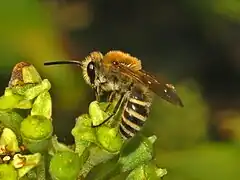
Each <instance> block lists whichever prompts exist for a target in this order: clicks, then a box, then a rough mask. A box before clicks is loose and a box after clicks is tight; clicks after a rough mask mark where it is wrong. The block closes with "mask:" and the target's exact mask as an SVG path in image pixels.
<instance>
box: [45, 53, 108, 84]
mask: <svg viewBox="0 0 240 180" xmlns="http://www.w3.org/2000/svg"><path fill="white" fill-rule="evenodd" d="M102 59H103V55H102V53H100V52H96V51H94V52H92V53H90V55H89V56H87V57H86V58H85V59H84V60H83V61H74V60H69V61H52V62H45V63H44V65H46V66H47V65H57V64H75V65H77V66H80V67H81V68H82V70H83V77H84V80H85V81H86V83H87V84H89V85H90V86H91V87H93V88H94V87H96V86H97V82H96V77H98V76H99V74H98V73H99V69H100V63H101V60H102Z"/></svg>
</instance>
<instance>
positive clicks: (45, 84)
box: [24, 79, 51, 100]
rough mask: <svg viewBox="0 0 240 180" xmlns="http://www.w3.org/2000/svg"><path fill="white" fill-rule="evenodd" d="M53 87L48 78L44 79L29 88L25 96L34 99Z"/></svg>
mask: <svg viewBox="0 0 240 180" xmlns="http://www.w3.org/2000/svg"><path fill="white" fill-rule="evenodd" d="M50 88H51V84H50V82H49V81H48V80H47V79H44V80H43V81H42V82H41V83H39V84H37V85H35V86H33V87H31V88H29V89H27V90H26V92H25V94H24V95H25V98H26V99H28V100H32V99H34V98H35V97H37V96H38V95H39V94H40V93H42V92H45V91H48V90H49V89H50Z"/></svg>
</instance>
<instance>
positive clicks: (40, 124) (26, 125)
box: [20, 116, 53, 152]
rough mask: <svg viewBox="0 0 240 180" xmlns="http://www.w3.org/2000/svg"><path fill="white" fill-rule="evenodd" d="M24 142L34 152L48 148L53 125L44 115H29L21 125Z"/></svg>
mask: <svg viewBox="0 0 240 180" xmlns="http://www.w3.org/2000/svg"><path fill="white" fill-rule="evenodd" d="M20 131H21V136H22V139H23V143H24V144H25V146H26V147H27V149H29V150H30V151H32V152H41V151H44V150H47V148H48V143H49V138H50V137H51V135H52V132H53V127H52V123H51V121H50V120H49V119H47V118H46V117H44V116H28V117H27V118H26V119H24V120H23V121H22V123H21V127H20Z"/></svg>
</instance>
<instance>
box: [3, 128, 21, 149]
mask: <svg viewBox="0 0 240 180" xmlns="http://www.w3.org/2000/svg"><path fill="white" fill-rule="evenodd" d="M0 145H4V146H5V147H6V148H7V150H8V151H11V152H18V151H20V149H19V147H18V141H17V137H16V135H15V134H14V132H13V131H12V130H11V129H9V128H4V129H3V132H2V135H1V138H0Z"/></svg>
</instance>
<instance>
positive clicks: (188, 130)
mask: <svg viewBox="0 0 240 180" xmlns="http://www.w3.org/2000/svg"><path fill="white" fill-rule="evenodd" d="M0 23H1V28H0V58H1V61H0V74H1V76H0V78H1V81H0V87H1V92H2V94H3V92H4V89H5V87H6V86H7V84H8V81H9V78H10V72H11V70H12V68H13V66H14V64H16V63H17V62H20V61H28V62H31V63H32V64H34V66H35V67H36V68H37V69H38V71H39V72H40V74H41V75H42V77H43V78H48V79H49V80H50V81H51V82H52V89H51V93H52V98H53V119H54V124H55V132H56V133H57V135H58V136H59V138H60V140H62V141H64V142H66V143H71V142H73V139H72V136H71V128H72V127H73V126H74V123H75V121H74V120H75V118H76V117H77V116H79V115H80V114H82V113H87V110H88V105H89V103H90V102H91V101H92V100H93V99H94V96H93V93H92V92H91V91H90V87H88V86H87V85H86V84H85V83H84V82H83V79H82V74H81V70H80V69H79V68H77V67H70V66H67V67H66V66H62V67H51V68H49V67H48V68H46V67H44V66H43V62H44V61H47V60H59V59H77V60H81V59H83V58H84V57H85V56H87V55H88V53H90V52H91V51H94V50H99V51H101V52H103V53H106V52H108V51H109V50H112V49H117V50H122V51H125V52H128V53H130V54H132V55H133V56H136V57H138V58H139V59H141V61H142V64H143V67H144V69H146V70H148V71H150V72H153V73H155V74H158V75H159V76H161V75H162V76H164V77H167V78H168V79H169V80H170V82H172V83H173V84H175V85H176V86H177V90H178V92H179V95H180V96H181V97H182V100H183V102H184V104H185V107H184V109H183V110H180V109H178V108H176V107H172V106H171V105H168V104H167V105H166V103H165V102H162V101H161V100H159V99H156V102H155V103H154V104H153V110H152V113H151V117H150V120H149V122H148V124H147V126H146V128H145V129H144V132H145V133H146V134H149V135H150V134H152V133H154V134H157V135H158V137H159V139H158V141H157V145H156V156H157V159H158V161H159V164H160V166H161V167H166V168H167V169H168V170H169V173H168V176H167V177H166V180H171V179H178V180H181V179H184V180H201V179H204V180H206V179H209V180H210V179H211V180H214V179H216V180H221V179H223V180H224V179H238V178H237V177H239V175H238V173H237V167H239V164H240V156H239V152H240V150H239V146H238V145H239V140H240V115H239V106H240V103H239V102H240V99H239V98H240V97H239V94H240V93H239V91H240V83H239V82H240V33H239V32H240V2H239V1H237V0H228V1H226V0H202V1H192V0H152V1H143V0H132V1H129V0H122V1H110V0H59V1H57V0H42V1H40V0H39V1H36V0H9V1H5V2H1V3H0Z"/></svg>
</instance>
